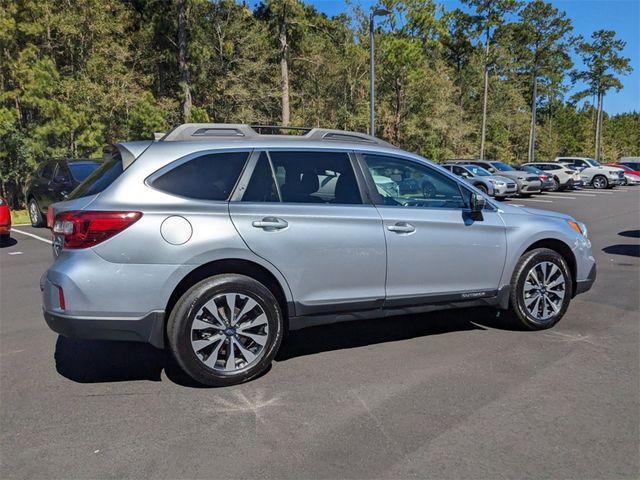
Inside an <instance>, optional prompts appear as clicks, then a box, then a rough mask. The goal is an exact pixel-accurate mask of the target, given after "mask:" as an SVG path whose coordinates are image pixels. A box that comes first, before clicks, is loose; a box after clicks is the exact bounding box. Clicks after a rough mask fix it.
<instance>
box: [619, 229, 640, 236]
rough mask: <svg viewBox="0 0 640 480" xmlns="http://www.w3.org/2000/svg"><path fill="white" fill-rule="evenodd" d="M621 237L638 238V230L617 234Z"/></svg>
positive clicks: (639, 233)
mask: <svg viewBox="0 0 640 480" xmlns="http://www.w3.org/2000/svg"><path fill="white" fill-rule="evenodd" d="M618 235H620V236H621V237H629V238H640V230H625V231H624V232H620V233H618Z"/></svg>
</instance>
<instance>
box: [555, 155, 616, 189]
mask: <svg viewBox="0 0 640 480" xmlns="http://www.w3.org/2000/svg"><path fill="white" fill-rule="evenodd" d="M555 161H556V162H560V163H562V164H564V165H568V166H570V167H574V168H576V169H577V170H578V171H579V172H580V177H581V178H582V182H583V183H584V185H591V186H592V187H593V188H598V189H602V188H612V187H614V186H616V185H624V170H622V169H621V168H617V167H604V166H602V165H600V162H598V161H597V160H594V159H593V158H588V157H556V159H555Z"/></svg>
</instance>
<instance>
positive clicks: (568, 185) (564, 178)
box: [523, 162, 582, 191]
mask: <svg viewBox="0 0 640 480" xmlns="http://www.w3.org/2000/svg"><path fill="white" fill-rule="evenodd" d="M526 166H531V167H536V168H539V169H540V170H543V171H544V172H545V173H546V174H547V175H549V176H550V177H551V179H552V180H553V182H554V183H555V188H554V190H559V191H563V190H566V189H572V188H575V187H580V186H581V185H582V178H581V177H580V173H579V172H578V171H577V170H575V169H574V168H573V167H567V166H566V165H564V164H562V163H560V162H529V163H525V164H523V167H526Z"/></svg>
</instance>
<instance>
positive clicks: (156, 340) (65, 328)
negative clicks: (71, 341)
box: [44, 310, 164, 348]
mask: <svg viewBox="0 0 640 480" xmlns="http://www.w3.org/2000/svg"><path fill="white" fill-rule="evenodd" d="M44 319H45V321H46V322H47V325H48V326H49V328H50V329H51V330H53V331H54V332H56V333H59V334H60V335H62V336H64V337H70V338H83V339H90V340H119V341H131V342H145V343H150V344H151V345H153V346H154V347H157V348H164V312H161V311H158V312H150V313H148V314H147V315H145V316H144V317H141V318H91V317H69V316H66V315H63V314H61V313H52V312H47V311H46V310H45V311H44Z"/></svg>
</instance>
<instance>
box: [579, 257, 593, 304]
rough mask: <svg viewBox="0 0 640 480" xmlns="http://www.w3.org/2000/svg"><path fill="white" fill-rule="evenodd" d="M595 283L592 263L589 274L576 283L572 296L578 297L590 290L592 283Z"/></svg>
mask: <svg viewBox="0 0 640 480" xmlns="http://www.w3.org/2000/svg"><path fill="white" fill-rule="evenodd" d="M595 281H596V264H595V263H594V264H593V266H592V267H591V270H589V274H588V275H587V278H586V279H584V280H578V281H577V282H576V291H575V293H574V296H575V295H580V294H581V293H584V292H588V291H589V290H591V287H592V286H593V283H594V282H595Z"/></svg>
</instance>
